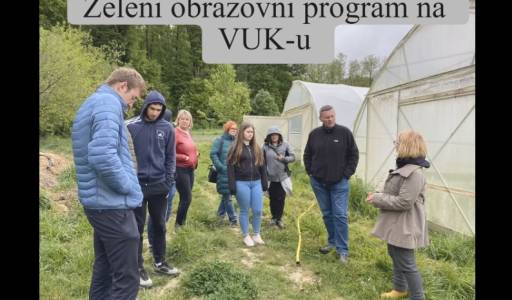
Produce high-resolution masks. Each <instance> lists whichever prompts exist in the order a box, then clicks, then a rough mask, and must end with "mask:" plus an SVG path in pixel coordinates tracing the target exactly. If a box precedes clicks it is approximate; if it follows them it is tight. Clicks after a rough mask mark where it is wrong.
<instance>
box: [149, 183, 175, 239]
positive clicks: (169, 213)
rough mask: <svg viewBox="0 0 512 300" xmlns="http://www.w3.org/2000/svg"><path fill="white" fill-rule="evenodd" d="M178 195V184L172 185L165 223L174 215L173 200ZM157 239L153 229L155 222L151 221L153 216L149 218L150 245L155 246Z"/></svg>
mask: <svg viewBox="0 0 512 300" xmlns="http://www.w3.org/2000/svg"><path fill="white" fill-rule="evenodd" d="M175 194H176V182H175V183H173V184H172V186H171V190H170V191H169V194H168V195H167V210H166V212H165V222H166V223H167V221H169V218H170V217H171V214H172V199H173V198H174V195H175ZM154 237H155V231H154V228H153V222H152V221H151V216H148V242H149V245H151V246H153V241H154Z"/></svg>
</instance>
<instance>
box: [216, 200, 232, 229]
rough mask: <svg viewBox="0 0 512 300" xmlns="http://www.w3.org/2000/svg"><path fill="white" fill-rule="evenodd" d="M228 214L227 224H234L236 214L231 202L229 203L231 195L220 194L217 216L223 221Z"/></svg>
mask: <svg viewBox="0 0 512 300" xmlns="http://www.w3.org/2000/svg"><path fill="white" fill-rule="evenodd" d="M226 213H227V214H228V218H229V222H231V223H236V212H235V209H234V208H233V202H231V195H230V194H229V193H228V194H221V198H220V204H219V209H218V211H217V215H218V216H219V217H221V218H222V219H224V215H226Z"/></svg>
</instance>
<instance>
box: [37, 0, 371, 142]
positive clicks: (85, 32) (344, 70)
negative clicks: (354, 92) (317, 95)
mask: <svg viewBox="0 0 512 300" xmlns="http://www.w3.org/2000/svg"><path fill="white" fill-rule="evenodd" d="M66 3H67V2H66V0H41V1H40V2H39V22H40V23H39V27H40V53H39V56H40V71H39V72H40V73H39V75H40V88H39V96H40V99H39V104H40V135H42V136H44V135H52V134H57V135H64V136H66V135H69V134H70V127H71V122H72V119H73V117H74V114H75V112H76V110H77V109H78V106H79V105H80V104H81V103H82V102H83V100H84V99H85V97H87V96H88V95H89V94H90V93H92V92H93V91H94V90H95V88H96V87H97V86H98V84H99V83H101V82H102V81H104V80H105V79H106V78H107V76H108V75H109V74H110V72H111V71H112V70H113V69H114V68H115V67H116V66H121V65H125V66H131V67H133V68H135V69H137V70H138V71H139V72H140V73H141V75H142V76H143V77H144V79H145V80H146V81H147V83H148V88H149V89H157V90H158V91H160V92H161V93H162V94H163V95H164V96H165V98H166V100H167V106H168V107H169V108H170V109H171V110H173V111H174V112H176V111H177V109H187V110H189V111H190V112H191V113H192V115H193V116H194V124H196V126H197V127H200V128H208V127H213V126H215V127H216V126H218V125H219V124H222V123H223V122H224V121H225V120H227V119H233V120H237V121H240V120H241V119H242V117H243V115H244V114H252V115H279V114H280V112H281V111H282V108H283V106H284V101H285V100H286V97H287V95H288V91H289V89H290V87H291V84H292V81H293V80H305V81H311V82H318V83H331V84H337V83H343V84H349V85H354V86H370V84H371V81H372V79H373V77H374V76H375V73H376V71H377V70H378V68H379V65H380V63H381V60H380V59H379V58H377V57H375V56H373V55H370V56H367V57H365V58H364V59H363V60H361V61H358V60H351V61H350V62H347V60H346V56H345V55H343V54H342V53H339V54H338V55H337V57H336V58H335V59H334V60H333V61H332V62H331V63H330V64H315V65H306V64H259V65H254V64H236V65H230V64H224V65H215V64H206V63H204V62H203V61H202V56H201V55H202V54H201V51H202V44H201V29H200V28H199V27H198V26H192V25H179V26H165V25H152V26H133V25H132V26H127V25H113V26H105V25H101V26H99V25H98V26H75V25H70V24H68V23H67V17H66ZM141 106H142V103H141V102H140V101H139V102H138V103H137V105H136V107H134V109H132V110H131V111H130V112H129V116H128V117H130V116H133V115H136V114H139V113H140V109H141Z"/></svg>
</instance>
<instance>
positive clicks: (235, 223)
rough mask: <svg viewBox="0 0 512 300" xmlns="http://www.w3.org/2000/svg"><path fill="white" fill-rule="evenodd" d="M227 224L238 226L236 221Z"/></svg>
mask: <svg viewBox="0 0 512 300" xmlns="http://www.w3.org/2000/svg"><path fill="white" fill-rule="evenodd" d="M229 226H231V227H238V222H237V221H233V222H229Z"/></svg>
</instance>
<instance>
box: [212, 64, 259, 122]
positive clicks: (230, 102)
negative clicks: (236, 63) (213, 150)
mask: <svg viewBox="0 0 512 300" xmlns="http://www.w3.org/2000/svg"><path fill="white" fill-rule="evenodd" d="M206 89H207V94H208V95H209V97H208V102H209V104H210V106H211V108H212V109H213V111H214V112H215V114H216V116H217V120H218V121H219V122H221V123H222V122H224V121H226V120H230V119H231V120H234V121H241V120H242V117H243V115H244V114H247V113H248V112H249V111H250V110H251V104H250V98H249V94H250V91H249V87H248V86H247V84H246V83H244V82H238V81H236V72H235V69H234V68H233V66H232V65H217V66H215V68H214V69H213V70H212V72H211V73H210V76H209V77H208V79H207V80H206Z"/></svg>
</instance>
